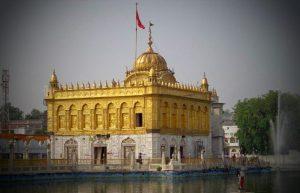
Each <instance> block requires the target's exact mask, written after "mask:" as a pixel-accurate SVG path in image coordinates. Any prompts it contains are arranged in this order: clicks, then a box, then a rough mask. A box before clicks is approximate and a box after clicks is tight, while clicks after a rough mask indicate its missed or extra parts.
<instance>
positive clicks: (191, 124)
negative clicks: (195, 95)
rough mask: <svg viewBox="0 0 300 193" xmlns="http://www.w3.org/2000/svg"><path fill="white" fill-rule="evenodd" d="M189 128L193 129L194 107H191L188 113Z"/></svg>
mask: <svg viewBox="0 0 300 193" xmlns="http://www.w3.org/2000/svg"><path fill="white" fill-rule="evenodd" d="M189 128H190V129H193V128H195V109H194V106H193V105H191V108H190V113H189Z"/></svg>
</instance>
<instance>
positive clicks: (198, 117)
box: [196, 107, 201, 130]
mask: <svg viewBox="0 0 300 193" xmlns="http://www.w3.org/2000/svg"><path fill="white" fill-rule="evenodd" d="M196 128H197V129H199V130H200V129H201V108H200V107H198V108H197V112H196Z"/></svg>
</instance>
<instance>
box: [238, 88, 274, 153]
mask: <svg viewBox="0 0 300 193" xmlns="http://www.w3.org/2000/svg"><path fill="white" fill-rule="evenodd" d="M277 96H278V92H277V91H269V93H267V94H266V95H263V96H262V97H257V98H251V99H244V100H243V101H238V103H237V104H236V105H235V107H234V121H235V123H236V124H237V126H238V127H239V128H240V129H239V131H238V132H237V137H238V139H239V141H240V146H241V149H242V151H243V153H248V154H249V153H252V152H255V153H258V154H268V153H271V151H272V142H271V136H270V120H272V121H273V122H275V120H276V115H277Z"/></svg>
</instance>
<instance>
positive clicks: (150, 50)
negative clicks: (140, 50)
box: [147, 21, 154, 52]
mask: <svg viewBox="0 0 300 193" xmlns="http://www.w3.org/2000/svg"><path fill="white" fill-rule="evenodd" d="M153 25H154V24H153V23H151V21H149V39H148V45H149V47H148V50H147V51H148V52H153V49H152V44H153V42H152V32H151V26H153Z"/></svg>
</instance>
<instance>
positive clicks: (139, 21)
mask: <svg viewBox="0 0 300 193" xmlns="http://www.w3.org/2000/svg"><path fill="white" fill-rule="evenodd" d="M136 24H137V26H139V28H142V29H145V26H144V25H143V24H142V22H141V20H140V17H139V13H138V11H137V10H136Z"/></svg>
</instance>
